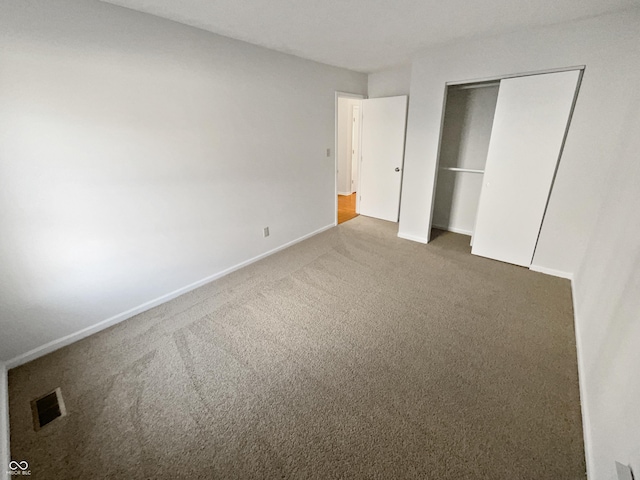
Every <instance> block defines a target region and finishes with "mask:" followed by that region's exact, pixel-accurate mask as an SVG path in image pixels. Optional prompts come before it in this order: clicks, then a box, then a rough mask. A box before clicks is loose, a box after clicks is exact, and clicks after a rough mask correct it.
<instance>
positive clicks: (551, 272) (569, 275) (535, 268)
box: [529, 264, 573, 280]
mask: <svg viewBox="0 0 640 480" xmlns="http://www.w3.org/2000/svg"><path fill="white" fill-rule="evenodd" d="M529 270H533V271H534V272H540V273H546V274H547V275H553V276H554V277H560V278H566V279H568V280H573V273H571V272H563V271H562V270H555V269H553V268H547V267H541V266H540V265H533V264H532V265H531V266H530V267H529Z"/></svg>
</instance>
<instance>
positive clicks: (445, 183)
mask: <svg viewBox="0 0 640 480" xmlns="http://www.w3.org/2000/svg"><path fill="white" fill-rule="evenodd" d="M498 88H499V82H490V83H478V84H470V85H460V86H451V87H448V89H447V99H446V106H445V116H444V123H443V129H442V140H441V144H440V162H439V167H438V177H437V183H436V197H435V203H434V211H433V226H434V227H435V228H439V229H441V230H449V231H452V232H456V233H462V234H465V235H470V236H471V235H473V230H474V225H475V221H476V212H477V209H478V202H479V200H480V191H481V190H482V178H483V174H484V168H485V164H486V161H487V152H488V150H489V140H490V138H491V127H492V125H493V115H494V112H495V109H496V102H497V100H498Z"/></svg>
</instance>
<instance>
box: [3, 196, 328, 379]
mask: <svg viewBox="0 0 640 480" xmlns="http://www.w3.org/2000/svg"><path fill="white" fill-rule="evenodd" d="M336 198H337V197H336ZM333 227H334V225H333V224H331V225H327V226H325V227H322V228H319V229H318V230H315V231H313V232H311V233H308V234H306V235H303V236H302V237H300V238H297V239H295V240H292V241H290V242H288V243H285V244H284V245H281V246H279V247H276V248H274V249H272V250H269V251H268V252H265V253H262V254H260V255H258V256H256V257H253V258H250V259H249V260H245V261H244V262H241V263H238V264H237V265H234V266H232V267H229V268H227V269H225V270H222V271H221V272H218V273H214V274H213V275H210V276H208V277H206V278H203V279H202V280H198V281H197V282H194V283H192V284H190V285H187V286H186V287H182V288H179V289H177V290H174V291H173V292H171V293H167V294H166V295H162V296H161V297H158V298H156V299H154V300H150V301H148V302H145V303H143V304H142V305H139V306H137V307H134V308H131V309H129V310H127V311H126V312H122V313H119V314H118V315H115V316H113V317H110V318H107V319H106V320H103V321H101V322H99V323H96V324H95V325H92V326H90V327H87V328H83V329H82V330H79V331H77V332H75V333H72V334H70V335H66V336H64V337H62V338H59V339H57V340H53V341H51V342H49V343H46V344H45V345H42V346H40V347H37V348H34V349H33V350H30V351H28V352H26V353H23V354H22V355H18V356H17V357H15V358H13V359H11V360H8V361H7V362H6V366H7V369H10V368H15V367H17V366H20V365H23V364H25V363H27V362H30V361H32V360H35V359H36V358H39V357H42V356H44V355H47V354H48V353H51V352H53V351H55V350H58V349H59V348H62V347H66V346H67V345H71V344H72V343H75V342H77V341H78V340H82V339H83V338H85V337H88V336H89V335H93V334H94V333H97V332H99V331H101V330H104V329H106V328H109V327H111V326H113V325H115V324H117V323H120V322H122V321H124V320H127V319H129V318H131V317H133V316H135V315H138V314H139V313H142V312H145V311H147V310H149V309H151V308H153V307H157V306H158V305H162V304H163V303H166V302H168V301H169V300H172V299H174V298H176V297H179V296H180V295H183V294H185V293H187V292H190V291H192V290H195V289H196V288H199V287H201V286H203V285H206V284H207V283H209V282H213V281H214V280H217V279H219V278H221V277H224V276H225V275H228V274H229V273H231V272H235V271H236V270H239V269H241V268H243V267H246V266H247V265H250V264H252V263H254V262H257V261H258V260H262V259H263V258H265V257H268V256H269V255H273V254H274V253H276V252H279V251H280V250H284V249H285V248H288V247H290V246H292V245H294V244H296V243H298V242H302V241H303V240H306V239H307V238H310V237H313V236H314V235H317V234H319V233H322V232H324V231H325V230H328V229H330V228H333Z"/></svg>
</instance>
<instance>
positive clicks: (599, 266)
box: [574, 79, 640, 480]
mask: <svg viewBox="0 0 640 480" xmlns="http://www.w3.org/2000/svg"><path fill="white" fill-rule="evenodd" d="M639 80H640V79H639ZM621 116H622V118H623V121H624V124H625V126H626V127H627V128H628V129H629V130H628V132H633V134H627V133H628V132H620V133H619V134H618V135H617V137H616V140H617V142H618V146H617V148H616V150H615V152H614V155H613V156H612V157H611V161H610V164H611V166H612V169H611V174H610V175H609V176H608V178H606V182H605V185H606V187H607V188H606V193H605V197H604V202H603V205H602V207H601V209H600V211H599V214H598V215H597V217H596V218H597V222H596V224H595V227H594V229H593V232H592V235H591V240H590V242H589V245H588V247H587V253H586V255H585V258H584V261H583V263H582V266H581V268H580V269H579V270H578V272H577V274H576V276H575V281H574V295H575V299H574V301H575V305H576V312H575V313H576V323H577V327H578V341H579V347H580V357H581V359H582V362H581V363H582V365H581V380H582V385H581V386H582V390H583V393H584V399H585V400H586V402H584V405H585V406H586V407H587V411H586V413H587V415H588V422H587V425H588V427H589V435H590V443H591V445H592V458H591V462H592V463H593V465H594V470H593V473H594V475H592V479H607V480H608V479H613V478H616V477H615V476H614V474H613V472H614V470H613V460H618V461H620V462H621V463H623V464H630V465H631V467H632V468H633V472H634V474H635V478H640V295H639V293H640V158H639V157H638V152H640V135H638V133H640V99H639V98H638V97H637V95H636V97H635V98H634V99H632V100H631V101H630V102H629V103H628V104H627V105H626V106H625V107H624V109H623V110H622V111H621Z"/></svg>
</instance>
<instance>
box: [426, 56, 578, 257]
mask: <svg viewBox="0 0 640 480" xmlns="http://www.w3.org/2000/svg"><path fill="white" fill-rule="evenodd" d="M586 68H587V67H586V65H574V66H569V67H559V68H548V69H545V70H534V71H529V72H520V73H509V74H503V75H494V76H490V77H483V78H476V79H469V80H451V81H448V82H445V84H444V92H443V99H442V112H441V116H440V132H439V135H438V150H437V153H436V165H435V171H434V180H433V190H432V192H431V211H430V212H429V227H428V229H427V241H426V242H425V243H429V242H431V230H432V228H433V211H434V208H435V198H436V188H437V184H438V172H439V171H440V154H441V148H442V135H443V132H444V119H445V118H444V117H445V112H446V109H447V94H448V93H449V87H453V86H460V85H468V84H474V83H489V82H496V81H497V82H499V81H500V80H506V79H508V78H516V77H528V76H531V75H545V74H547V73H559V72H567V71H571V70H579V71H580V76H579V78H578V86H577V88H576V96H575V97H574V101H573V106H572V108H571V113H570V115H569V123H568V124H567V129H566V131H565V137H564V140H563V142H562V147H561V149H560V157H559V158H558V162H557V164H556V171H555V173H554V176H553V180H552V182H551V188H550V189H549V196H548V197H547V206H548V203H549V198H550V197H551V191H552V190H553V186H554V183H555V179H556V175H557V173H558V168H559V165H560V160H561V158H562V154H563V153H564V144H565V141H566V135H567V134H568V132H569V128H570V126H571V120H572V118H573V111H574V109H575V106H576V98H577V95H578V92H579V90H580V86H581V84H582V79H583V77H584V73H585V71H586ZM546 210H547V208H546V207H545V212H544V215H543V217H542V223H541V224H540V230H542V224H543V223H544V217H545V215H546V213H547V212H546ZM474 230H475V229H474ZM538 235H540V232H538ZM471 244H472V245H473V235H472V237H471ZM537 246H538V245H537V241H536V248H537ZM533 253H534V256H535V250H534V252H533Z"/></svg>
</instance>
